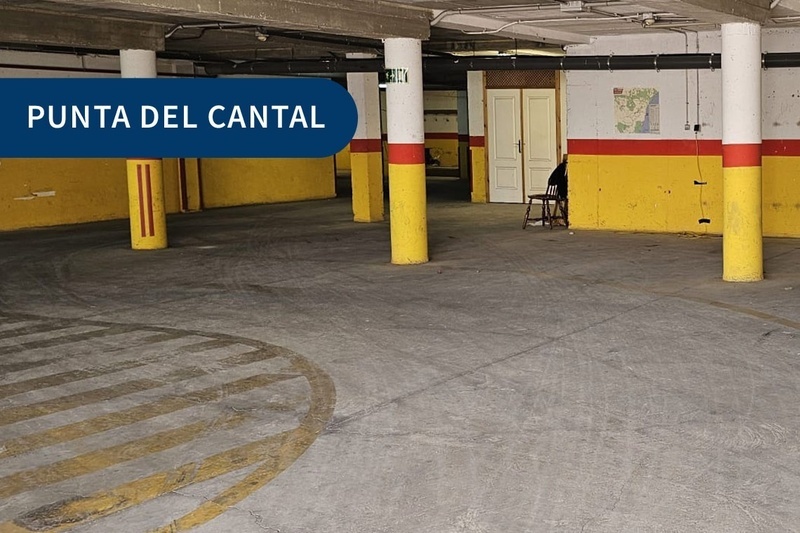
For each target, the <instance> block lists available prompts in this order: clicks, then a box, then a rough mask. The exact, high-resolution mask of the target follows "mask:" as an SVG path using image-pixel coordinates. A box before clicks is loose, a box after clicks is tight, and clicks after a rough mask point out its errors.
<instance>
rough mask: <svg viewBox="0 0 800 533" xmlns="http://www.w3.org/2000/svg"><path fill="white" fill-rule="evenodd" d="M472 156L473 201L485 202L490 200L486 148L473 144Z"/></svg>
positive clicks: (477, 202)
mask: <svg viewBox="0 0 800 533" xmlns="http://www.w3.org/2000/svg"><path fill="white" fill-rule="evenodd" d="M470 157H471V158H472V201H473V203H476V204H485V203H486V202H488V201H489V187H488V183H487V182H486V148H484V147H483V146H473V147H471V148H470Z"/></svg>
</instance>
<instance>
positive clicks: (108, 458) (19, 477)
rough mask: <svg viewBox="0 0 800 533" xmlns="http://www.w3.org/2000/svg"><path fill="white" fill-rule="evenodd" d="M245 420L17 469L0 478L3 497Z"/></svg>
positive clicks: (229, 418)
mask: <svg viewBox="0 0 800 533" xmlns="http://www.w3.org/2000/svg"><path fill="white" fill-rule="evenodd" d="M244 420H245V416H244V415H243V414H241V413H237V414H234V415H230V414H227V415H223V416H220V417H217V418H215V419H213V420H211V421H207V420H202V421H200V422H195V423H193V424H187V425H185V426H181V427H179V428H175V429H170V430H167V431H161V432H159V433H155V434H153V435H150V436H148V437H144V438H141V439H135V440H132V441H129V442H124V443H122V444H118V445H116V446H111V447H108V448H103V449H100V450H95V451H93V452H88V453H85V454H83V455H78V456H77V457H71V458H69V459H65V460H63V461H58V462H56V463H51V464H48V465H45V466H42V467H39V468H35V469H33V470H26V471H23V472H17V473H16V474H11V475H9V476H6V477H3V478H0V498H8V497H10V496H14V495H15V494H19V493H21V492H26V491H29V490H31V489H34V488H36V487H41V486H44V485H51V484H53V483H58V482H60V481H64V480H66V479H71V478H74V477H78V476H83V475H86V474H91V473H92V472H97V471H98V470H102V469H104V468H108V467H109V466H114V465H116V464H119V463H125V462H127V461H133V460H134V459H138V458H140V457H144V456H146V455H152V454H154V453H158V452H162V451H164V450H168V449H170V448H174V447H175V446H179V445H181V444H184V443H187V442H189V441H192V440H194V439H196V438H198V437H200V436H202V435H203V434H205V433H209V432H212V431H219V430H223V429H230V428H233V427H235V426H238V425H240V424H241V423H242V422H244Z"/></svg>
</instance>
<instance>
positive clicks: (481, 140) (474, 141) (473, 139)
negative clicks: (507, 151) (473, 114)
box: [469, 135, 486, 148]
mask: <svg viewBox="0 0 800 533" xmlns="http://www.w3.org/2000/svg"><path fill="white" fill-rule="evenodd" d="M469 145H470V146H474V147H476V148H477V147H483V146H486V137H484V136H483V135H481V136H477V135H476V136H473V135H470V136H469Z"/></svg>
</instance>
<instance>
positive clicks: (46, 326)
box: [0, 322, 75, 339]
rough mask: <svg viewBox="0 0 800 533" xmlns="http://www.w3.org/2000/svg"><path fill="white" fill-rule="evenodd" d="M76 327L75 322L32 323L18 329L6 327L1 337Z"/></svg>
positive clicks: (0, 334)
mask: <svg viewBox="0 0 800 533" xmlns="http://www.w3.org/2000/svg"><path fill="white" fill-rule="evenodd" d="M71 327H75V326H74V325H73V324H68V323H61V322H55V323H52V322H45V323H43V324H42V323H40V324H31V325H30V326H23V327H21V328H16V329H4V330H3V331H0V339H9V338H12V337H22V336H23V335H32V334H34V333H48V332H51V331H59V330H62V329H67V328H71Z"/></svg>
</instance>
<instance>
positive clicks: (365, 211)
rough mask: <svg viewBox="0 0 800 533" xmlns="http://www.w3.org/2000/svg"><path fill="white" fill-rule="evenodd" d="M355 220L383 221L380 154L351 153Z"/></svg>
mask: <svg viewBox="0 0 800 533" xmlns="http://www.w3.org/2000/svg"><path fill="white" fill-rule="evenodd" d="M350 166H351V169H352V170H351V180H352V183H353V220H354V221H356V222H380V221H381V220H383V212H384V208H383V161H382V160H381V153H380V152H351V153H350Z"/></svg>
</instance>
